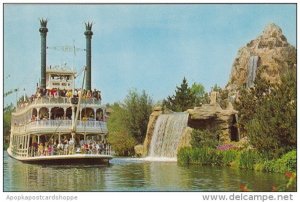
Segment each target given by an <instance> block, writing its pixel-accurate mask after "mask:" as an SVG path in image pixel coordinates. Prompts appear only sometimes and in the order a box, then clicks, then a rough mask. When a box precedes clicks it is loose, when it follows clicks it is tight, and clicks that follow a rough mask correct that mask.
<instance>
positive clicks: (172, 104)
mask: <svg viewBox="0 0 300 202" xmlns="http://www.w3.org/2000/svg"><path fill="white" fill-rule="evenodd" d="M195 100H196V96H195V95H194V93H193V92H192V90H191V88H189V86H188V82H187V80H186V78H183V81H182V83H181V85H180V86H176V90H175V95H173V96H168V97H167V99H166V100H164V101H163V106H164V107H166V108H168V109H171V110H172V111H176V112H182V111H185V110H187V109H189V108H192V107H193V106H194V103H195Z"/></svg>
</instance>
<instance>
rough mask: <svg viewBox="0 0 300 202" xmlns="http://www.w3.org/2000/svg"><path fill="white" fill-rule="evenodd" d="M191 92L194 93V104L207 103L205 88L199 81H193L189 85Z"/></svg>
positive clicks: (207, 97)
mask: <svg viewBox="0 0 300 202" xmlns="http://www.w3.org/2000/svg"><path fill="white" fill-rule="evenodd" d="M191 92H192V93H193V94H194V95H195V102H194V106H200V105H201V104H207V103H209V96H208V94H207V93H206V92H205V88H204V86H203V85H202V84H201V83H193V84H192V86H191Z"/></svg>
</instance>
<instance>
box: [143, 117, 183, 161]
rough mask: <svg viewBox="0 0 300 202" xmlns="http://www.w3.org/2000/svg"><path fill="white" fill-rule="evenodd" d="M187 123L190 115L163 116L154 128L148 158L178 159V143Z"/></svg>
mask: <svg viewBox="0 0 300 202" xmlns="http://www.w3.org/2000/svg"><path fill="white" fill-rule="evenodd" d="M187 121H188V113H184V112H179V113H172V114H161V115H160V116H159V117H158V119H157V121H156V124H155V127H154V131H153V136H152V140H151V143H150V149H149V156H148V157H150V158H152V157H154V158H176V155H177V147H178V143H179V141H180V138H181V136H182V133H183V131H184V129H185V128H186V126H187Z"/></svg>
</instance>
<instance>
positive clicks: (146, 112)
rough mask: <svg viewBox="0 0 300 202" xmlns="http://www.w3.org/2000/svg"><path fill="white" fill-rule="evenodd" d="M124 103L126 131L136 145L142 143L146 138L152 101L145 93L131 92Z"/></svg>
mask: <svg viewBox="0 0 300 202" xmlns="http://www.w3.org/2000/svg"><path fill="white" fill-rule="evenodd" d="M124 103H125V104H124V107H125V109H126V113H127V119H126V122H127V126H128V130H129V132H130V134H131V135H132V136H133V137H134V138H135V139H136V141H137V142H138V143H142V142H143V141H144V139H145V136H146V132H147V125H148V121H149V116H150V114H151V112H152V108H153V101H152V99H151V98H150V96H149V95H147V93H146V92H145V91H142V94H139V93H138V92H137V91H136V90H131V91H129V93H128V95H127V96H126V98H125V100H124Z"/></svg>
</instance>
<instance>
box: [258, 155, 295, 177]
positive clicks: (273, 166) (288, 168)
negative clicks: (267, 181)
mask: <svg viewBox="0 0 300 202" xmlns="http://www.w3.org/2000/svg"><path fill="white" fill-rule="evenodd" d="M296 168H297V153H296V150H293V151H290V152H288V153H286V154H284V155H283V156H282V157H281V158H279V159H275V160H270V161H266V162H265V163H264V169H263V170H264V171H266V172H277V173H285V172H296Z"/></svg>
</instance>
